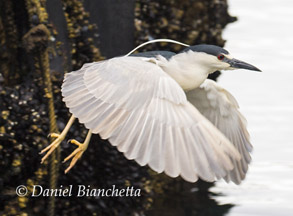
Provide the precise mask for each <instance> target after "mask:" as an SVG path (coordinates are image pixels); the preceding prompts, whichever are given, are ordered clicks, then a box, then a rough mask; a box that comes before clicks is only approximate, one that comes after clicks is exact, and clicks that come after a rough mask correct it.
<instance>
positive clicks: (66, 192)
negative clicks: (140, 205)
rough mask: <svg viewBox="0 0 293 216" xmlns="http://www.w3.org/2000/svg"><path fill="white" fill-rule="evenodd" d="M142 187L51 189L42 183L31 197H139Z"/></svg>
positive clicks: (35, 187) (80, 186)
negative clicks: (44, 186)
mask: <svg viewBox="0 0 293 216" xmlns="http://www.w3.org/2000/svg"><path fill="white" fill-rule="evenodd" d="M140 192H141V189H134V188H133V186H131V187H130V186H128V187H126V188H116V186H115V185H112V187H111V188H107V189H101V188H92V187H91V186H90V185H87V186H85V185H68V186H66V187H65V186H63V185H60V187H59V188H56V189H49V188H43V187H42V186H41V185H33V191H32V194H31V197H41V196H43V197H50V196H55V197H71V196H76V197H132V196H133V197H139V196H141V194H140Z"/></svg>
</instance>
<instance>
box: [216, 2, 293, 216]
mask: <svg viewBox="0 0 293 216" xmlns="http://www.w3.org/2000/svg"><path fill="white" fill-rule="evenodd" d="M229 5H230V9H229V10H230V13H231V15H234V16H237V17H238V19H239V20H238V21H237V22H235V23H233V24H230V25H229V26H228V27H227V28H226V30H225V32H224V36H223V37H224V38H225V39H227V43H226V46H225V47H226V48H227V49H228V50H229V51H230V53H231V54H232V55H233V56H234V57H236V58H238V59H241V60H244V61H247V62H249V63H251V64H253V65H255V66H257V67H258V68H260V69H262V70H263V73H257V72H251V71H245V70H235V71H227V72H224V73H223V75H222V76H221V78H220V81H219V83H220V85H222V86H223V87H225V88H226V89H228V90H229V91H230V92H231V93H232V94H233V95H234V96H235V97H236V98H237V100H238V102H239V104H240V107H241V111H242V113H243V114H244V115H245V116H246V118H247V120H248V129H249V132H250V134H251V140H252V143H253V145H254V152H253V162H252V164H251V166H250V169H249V172H248V174H247V177H246V180H245V181H244V182H243V183H242V184H241V185H240V186H236V185H233V184H226V183H225V182H223V181H220V182H218V183H216V185H215V187H213V188H211V189H210V191H212V192H216V193H220V194H221V195H220V196H215V197H214V198H215V199H216V200H217V201H218V202H220V203H222V204H233V205H235V206H234V207H233V208H231V209H230V211H229V213H228V214H226V215H228V216H246V215H253V216H258V215H260V216H270V215H278V216H289V215H290V216H292V215H293V198H292V197H293V142H292V134H293V1H290V0H279V1H277V0H258V1H245V0H230V1H229Z"/></svg>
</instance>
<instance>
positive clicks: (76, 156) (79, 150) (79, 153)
mask: <svg viewBox="0 0 293 216" xmlns="http://www.w3.org/2000/svg"><path fill="white" fill-rule="evenodd" d="M68 142H71V143H73V144H75V145H77V146H78V148H77V149H75V150H74V151H73V152H72V153H71V154H70V155H69V156H68V157H67V158H65V159H64V161H63V163H65V162H66V161H68V160H69V159H71V158H72V157H73V159H72V160H71V162H70V165H69V167H68V168H67V169H66V170H65V174H66V173H67V172H68V171H69V170H70V169H71V168H72V167H74V165H75V164H76V162H77V161H78V159H79V158H81V156H82V154H83V153H84V152H85V150H86V149H87V147H88V143H86V142H85V143H80V142H78V141H77V140H74V139H71V140H69V141H68Z"/></svg>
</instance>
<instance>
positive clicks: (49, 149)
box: [39, 133, 64, 164]
mask: <svg viewBox="0 0 293 216" xmlns="http://www.w3.org/2000/svg"><path fill="white" fill-rule="evenodd" d="M48 136H49V137H53V138H56V139H55V140H54V141H53V142H52V143H51V144H50V145H48V146H47V147H45V148H44V149H43V150H42V151H41V152H40V153H39V154H43V153H45V152H47V153H46V154H45V156H44V157H43V158H42V160H41V164H42V163H44V161H45V160H46V159H47V158H48V157H49V156H50V155H51V154H52V152H53V151H54V150H55V149H56V148H57V147H58V146H59V145H60V143H61V142H62V141H63V139H64V136H63V135H60V134H57V133H50V134H49V135H48Z"/></svg>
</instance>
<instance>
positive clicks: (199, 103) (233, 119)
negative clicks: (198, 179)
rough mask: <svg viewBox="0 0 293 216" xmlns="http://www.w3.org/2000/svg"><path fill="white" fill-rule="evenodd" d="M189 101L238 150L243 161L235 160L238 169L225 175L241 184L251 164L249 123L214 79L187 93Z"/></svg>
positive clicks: (235, 166)
mask: <svg viewBox="0 0 293 216" xmlns="http://www.w3.org/2000/svg"><path fill="white" fill-rule="evenodd" d="M186 95H187V99H188V100H189V101H190V102H191V103H192V104H193V105H194V106H195V107H196V108H197V109H198V110H199V111H200V112H201V113H202V114H203V115H204V116H205V117H206V118H207V119H209V120H210V121H211V122H212V123H213V124H214V125H215V126H216V127H217V128H218V129H219V130H220V131H221V132H222V133H223V134H224V135H225V136H226V137H227V138H228V139H229V140H230V141H231V142H232V143H233V144H234V146H235V147H236V148H237V150H238V151H239V153H240V154H241V160H240V161H237V160H234V159H232V161H233V164H234V169H233V170H232V171H230V172H229V173H228V175H227V176H225V180H226V181H233V182H234V183H236V184H239V183H240V182H241V180H243V179H244V178H245V174H246V172H247V169H248V164H249V163H250V161H251V157H250V152H251V151H252V145H251V144H250V141H249V134H248V132H247V129H246V120H245V118H244V117H243V116H242V114H241V113H240V112H239V110H238V108H239V106H238V103H237V101H236V100H235V98H234V97H233V96H232V95H231V94H230V93H229V92H228V91H226V90H225V89H223V88H222V87H220V86H219V85H217V84H216V82H214V81H212V80H206V81H205V82H204V83H203V84H202V85H201V86H200V87H199V88H197V89H194V90H191V91H189V92H187V93H186Z"/></svg>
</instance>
